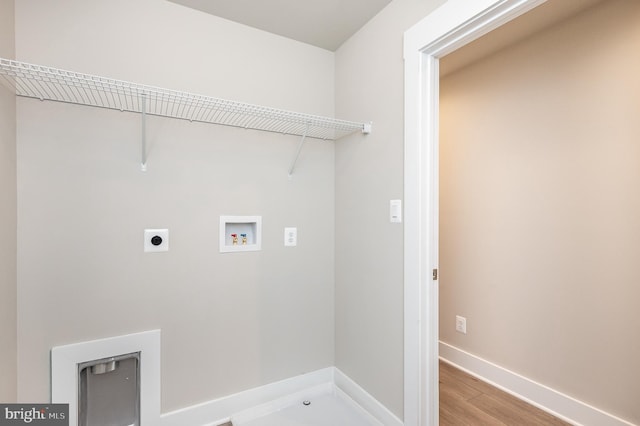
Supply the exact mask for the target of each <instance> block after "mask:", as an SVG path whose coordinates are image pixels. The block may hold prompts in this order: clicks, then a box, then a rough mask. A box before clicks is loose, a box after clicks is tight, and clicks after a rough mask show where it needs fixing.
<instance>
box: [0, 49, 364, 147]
mask: <svg viewBox="0 0 640 426" xmlns="http://www.w3.org/2000/svg"><path fill="white" fill-rule="evenodd" d="M0 75H2V77H3V79H2V80H3V82H4V83H5V85H6V86H8V87H9V88H10V89H11V90H13V91H14V92H15V94H16V95H17V96H23V97H28V98H36V99H40V100H49V101H57V102H66V103H73V104H80V105H88V106H94V107H100V108H108V109H114V110H119V111H129V112H137V113H142V114H150V115H157V116H162V117H170V118H177V119H182V120H189V121H197V122H203V123H212V124H220V125H225V126H233V127H240V128H244V129H254V130H262V131H267V132H276V133H282V134H287V135H298V136H303V137H308V138H315V139H325V140H327V139H328V140H336V139H339V138H341V137H343V136H346V135H348V134H351V133H353V132H356V131H362V132H363V133H369V131H370V124H368V123H357V122H352V121H345V120H337V119H334V118H328V117H322V116H317V115H310V114H303V113H298V112H292V111H285V110H281V109H275V108H269V107H264V106H258V105H252V104H246V103H241V102H235V101H229V100H225V99H219V98H214V97H210V96H204V95H197V94H193V93H187V92H180V91H176V90H170V89H164V88H160V87H154V86H147V85H144V84H138V83H131V82H127V81H121V80H114V79H111V78H106V77H100V76H95V75H90V74H82V73H78V72H73V71H65V70H61V69H56V68H51V67H47V66H42V65H34V64H29V63H25V62H20V61H14V60H9V59H3V58H0Z"/></svg>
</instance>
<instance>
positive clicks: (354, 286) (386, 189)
mask: <svg viewBox="0 0 640 426" xmlns="http://www.w3.org/2000/svg"><path fill="white" fill-rule="evenodd" d="M441 3H443V1H435V0H431V1H415V0H394V1H393V2H391V3H390V5H389V6H388V7H386V8H385V9H384V10H383V11H382V12H380V13H379V14H378V15H377V16H376V17H374V18H373V19H372V20H371V21H370V22H369V23H368V24H367V25H365V26H364V28H362V29H361V30H360V31H359V32H358V33H357V34H356V35H354V36H353V37H352V38H351V39H349V40H348V41H347V42H346V43H345V44H344V45H342V46H341V47H340V49H338V51H337V52H336V114H337V116H339V117H344V118H347V119H354V120H372V121H373V133H371V134H370V135H368V136H367V137H366V138H362V137H361V136H358V135H355V136H353V137H350V138H346V139H343V140H340V141H338V143H337V144H336V366H337V367H338V368H340V369H341V370H342V371H344V372H345V373H346V374H347V375H348V376H349V377H351V378H352V379H354V380H355V381H356V382H358V383H359V384H360V385H361V386H363V387H364V388H365V389H366V390H367V391H368V392H369V393H371V394H372V395H373V396H374V397H376V398H377V399H378V400H379V401H381V402H382V403H383V404H385V405H386V406H387V407H388V408H389V409H390V410H391V411H393V412H394V413H395V414H396V415H397V416H398V417H400V418H402V416H403V344H404V342H403V330H404V329H403V274H402V270H403V238H402V233H403V230H402V229H403V228H402V225H401V224H392V223H389V200H391V199H401V198H402V196H403V143H404V142H403V128H404V114H403V108H404V104H403V90H404V83H403V81H404V74H403V72H404V68H403V67H404V64H403V58H402V52H403V34H404V31H406V30H407V29H409V28H410V27H411V26H412V25H413V24H415V23H416V22H417V21H419V20H420V19H421V18H423V17H424V16H426V15H427V14H428V13H429V12H431V11H432V10H433V9H435V8H436V7H437V6H438V5H440V4H441Z"/></svg>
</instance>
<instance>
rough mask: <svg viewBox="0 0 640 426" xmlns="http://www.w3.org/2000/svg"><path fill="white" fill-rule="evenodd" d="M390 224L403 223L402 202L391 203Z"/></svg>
mask: <svg viewBox="0 0 640 426" xmlns="http://www.w3.org/2000/svg"><path fill="white" fill-rule="evenodd" d="M389 222H391V223H402V200H391V201H389Z"/></svg>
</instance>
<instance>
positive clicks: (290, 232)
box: [284, 228, 298, 247]
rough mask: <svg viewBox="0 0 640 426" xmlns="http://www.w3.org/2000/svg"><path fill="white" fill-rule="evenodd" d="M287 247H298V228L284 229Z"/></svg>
mask: <svg viewBox="0 0 640 426" xmlns="http://www.w3.org/2000/svg"><path fill="white" fill-rule="evenodd" d="M284 245H285V247H295V246H297V245H298V228H284Z"/></svg>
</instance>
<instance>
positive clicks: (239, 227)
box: [220, 216, 262, 253]
mask: <svg viewBox="0 0 640 426" xmlns="http://www.w3.org/2000/svg"><path fill="white" fill-rule="evenodd" d="M259 250H262V216H220V253H234V252H239V251H259Z"/></svg>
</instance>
